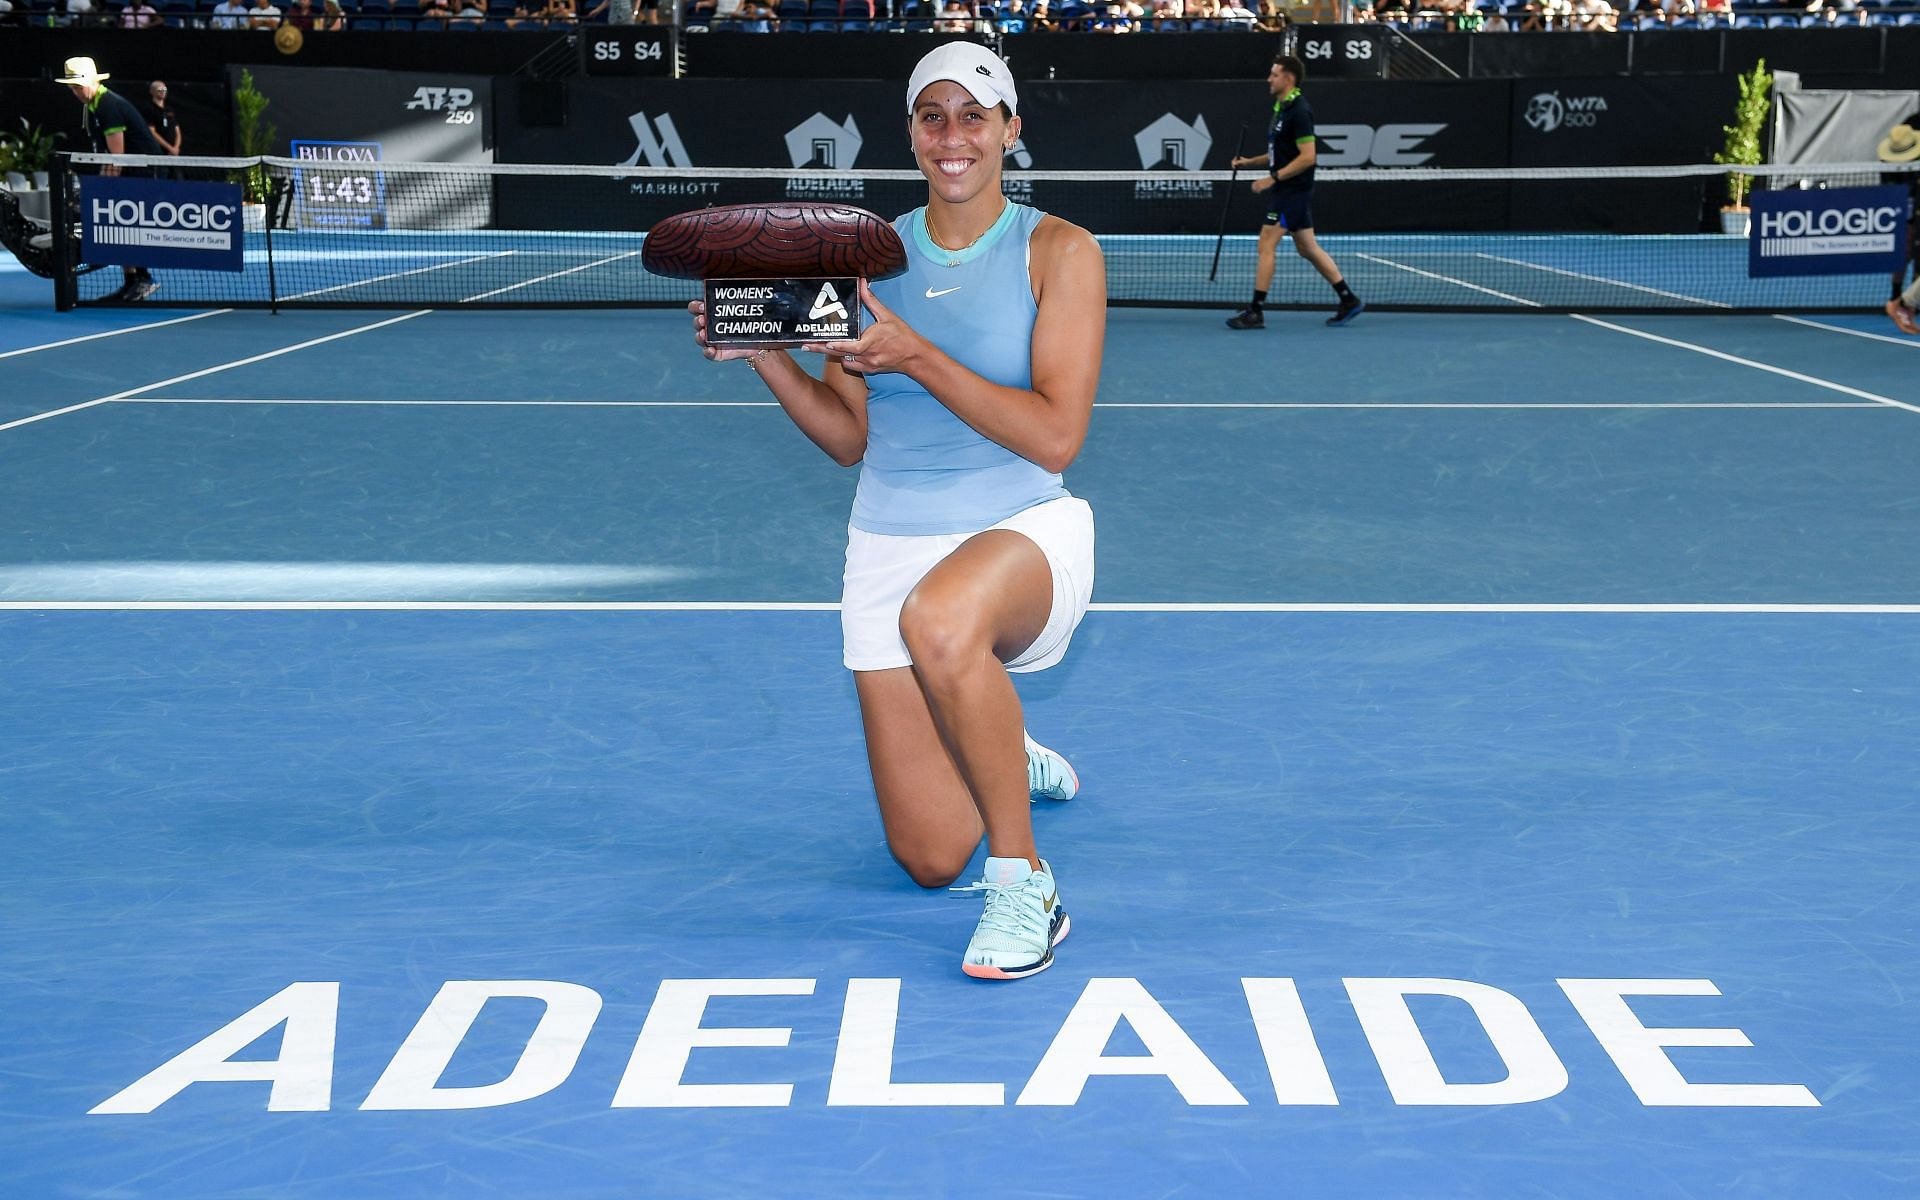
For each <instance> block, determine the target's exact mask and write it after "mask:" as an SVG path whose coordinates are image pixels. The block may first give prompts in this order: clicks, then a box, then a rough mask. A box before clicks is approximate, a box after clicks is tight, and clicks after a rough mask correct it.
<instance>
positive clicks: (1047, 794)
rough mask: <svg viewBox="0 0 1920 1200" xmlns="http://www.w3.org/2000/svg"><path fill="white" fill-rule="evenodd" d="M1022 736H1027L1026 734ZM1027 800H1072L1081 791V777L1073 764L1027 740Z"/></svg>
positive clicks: (1030, 739)
mask: <svg viewBox="0 0 1920 1200" xmlns="http://www.w3.org/2000/svg"><path fill="white" fill-rule="evenodd" d="M1022 736H1023V737H1024V736H1026V735H1025V734H1024V733H1023V734H1022ZM1026 740H1027V798H1028V799H1030V800H1071V799H1073V797H1074V795H1075V794H1076V793H1078V792H1079V790H1080V776H1079V775H1078V774H1076V773H1075V771H1074V769H1073V764H1072V763H1070V762H1068V761H1067V760H1066V759H1064V758H1062V757H1061V756H1060V755H1059V754H1057V753H1055V752H1054V751H1052V750H1049V749H1047V748H1046V747H1045V746H1042V745H1041V744H1040V743H1039V742H1036V741H1034V740H1033V739H1032V738H1031V737H1028V738H1027V739H1026Z"/></svg>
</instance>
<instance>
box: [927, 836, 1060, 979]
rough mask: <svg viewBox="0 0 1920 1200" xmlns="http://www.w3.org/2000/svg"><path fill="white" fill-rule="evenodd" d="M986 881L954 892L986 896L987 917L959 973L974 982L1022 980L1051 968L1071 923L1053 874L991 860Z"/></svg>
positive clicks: (1014, 862)
mask: <svg viewBox="0 0 1920 1200" xmlns="http://www.w3.org/2000/svg"><path fill="white" fill-rule="evenodd" d="M985 873H986V878H985V879H982V880H981V881H980V882H978V883H972V884H968V885H967V886H966V887H957V888H949V889H948V890H949V891H954V892H985V893H986V894H987V906H986V911H984V912H982V913H981V914H980V924H979V925H978V926H977V927H976V928H975V929H974V931H973V940H972V941H970V942H968V943H967V953H966V955H965V957H963V958H962V959H961V960H960V969H961V970H962V971H965V972H966V973H967V974H969V975H971V976H973V977H974V978H975V979H1024V978H1026V977H1027V976H1029V975H1037V974H1039V973H1040V972H1042V971H1044V970H1046V969H1047V968H1048V967H1050V966H1052V965H1053V948H1054V947H1055V946H1057V945H1059V944H1060V943H1061V942H1062V941H1064V940H1065V939H1066V936H1067V931H1068V930H1069V929H1071V928H1072V927H1073V926H1072V923H1071V922H1070V921H1068V920H1067V910H1066V909H1065V908H1064V907H1062V906H1061V904H1060V893H1059V889H1057V888H1056V887H1055V886H1054V883H1053V868H1052V867H1050V866H1048V865H1047V863H1046V862H1045V860H1042V861H1041V863H1040V869H1039V870H1038V871H1036V870H1034V869H1033V867H1032V866H1031V865H1029V864H1028V862H1027V860H1026V859H1024V858H989V859H987V869H986V872H985Z"/></svg>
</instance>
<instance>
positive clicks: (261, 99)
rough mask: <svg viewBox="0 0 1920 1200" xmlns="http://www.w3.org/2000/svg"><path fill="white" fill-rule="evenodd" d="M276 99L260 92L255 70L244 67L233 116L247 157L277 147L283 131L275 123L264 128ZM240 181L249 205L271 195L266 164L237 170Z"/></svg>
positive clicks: (234, 103) (262, 202)
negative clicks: (261, 122) (263, 124)
mask: <svg viewBox="0 0 1920 1200" xmlns="http://www.w3.org/2000/svg"><path fill="white" fill-rule="evenodd" d="M271 103H273V101H271V100H269V99H267V98H266V97H265V96H263V95H261V94H260V89H259V88H256V87H254V86H253V72H252V71H249V70H247V69H245V68H244V67H243V68H241V71H240V86H239V87H237V88H235V89H234V90H233V115H234V124H235V126H236V130H237V132H238V133H239V135H240V139H239V140H240V154H241V156H242V157H245V158H254V157H257V156H259V155H262V154H266V153H268V152H269V151H271V150H272V149H273V146H274V139H275V138H276V137H277V136H278V134H279V130H277V129H275V128H274V127H273V126H272V125H268V126H266V127H265V128H264V129H262V128H261V125H260V118H261V116H262V114H264V113H265V112H266V111H267V106H268V105H269V104H271ZM237 176H238V178H237V179H236V182H238V183H239V184H240V190H241V193H242V197H243V198H244V199H245V200H246V202H247V203H249V204H265V203H266V202H267V196H268V183H267V169H266V168H265V167H264V166H252V167H248V168H246V169H245V170H244V171H240V172H238V173H237Z"/></svg>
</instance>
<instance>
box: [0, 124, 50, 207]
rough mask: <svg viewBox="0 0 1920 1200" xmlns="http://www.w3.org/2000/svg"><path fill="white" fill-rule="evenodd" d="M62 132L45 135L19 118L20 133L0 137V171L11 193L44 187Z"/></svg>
mask: <svg viewBox="0 0 1920 1200" xmlns="http://www.w3.org/2000/svg"><path fill="white" fill-rule="evenodd" d="M65 136H66V135H65V134H63V133H49V132H47V131H46V130H44V129H42V128H40V127H39V126H38V125H33V124H29V123H28V121H27V119H26V118H25V117H21V118H20V132H19V133H16V134H10V135H8V136H5V137H0V147H3V148H0V163H3V164H4V165H0V171H4V172H5V173H6V175H7V182H8V183H9V184H10V185H11V186H12V187H13V188H14V190H15V191H24V190H26V189H28V188H38V189H40V190H41V191H45V190H46V187H47V170H48V168H50V167H51V166H52V165H53V148H54V144H55V143H57V142H58V141H59V140H60V139H61V138H63V137H65Z"/></svg>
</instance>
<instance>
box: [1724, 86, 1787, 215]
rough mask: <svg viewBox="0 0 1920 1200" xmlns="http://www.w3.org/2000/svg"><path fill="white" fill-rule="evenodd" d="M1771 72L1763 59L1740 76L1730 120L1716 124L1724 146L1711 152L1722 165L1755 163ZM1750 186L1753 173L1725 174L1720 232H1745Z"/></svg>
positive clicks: (1764, 122) (1758, 158)
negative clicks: (1725, 182) (1722, 134)
mask: <svg viewBox="0 0 1920 1200" xmlns="http://www.w3.org/2000/svg"><path fill="white" fill-rule="evenodd" d="M1772 95H1773V75H1772V74H1771V73H1770V72H1769V71H1768V70H1767V60H1766V59H1764V58H1763V59H1761V60H1760V61H1759V62H1756V63H1754V64H1753V70H1751V71H1748V72H1746V73H1745V74H1743V75H1741V76H1740V100H1739V102H1738V103H1737V104H1735V105H1734V106H1733V124H1731V125H1722V126H1721V127H1720V128H1721V129H1722V131H1724V132H1725V133H1726V135H1727V144H1726V149H1724V150H1721V151H1720V152H1719V153H1717V154H1715V155H1714V156H1713V161H1714V162H1717V163H1719V164H1721V165H1722V166H1738V167H1757V166H1759V165H1760V164H1761V163H1762V162H1763V161H1765V160H1764V158H1762V156H1761V154H1760V134H1761V133H1762V132H1763V131H1764V130H1765V129H1766V125H1767V113H1768V110H1769V108H1770V107H1771V105H1772ZM1752 188H1753V176H1751V175H1748V174H1745V173H1744V172H1740V171H1730V172H1728V174H1727V204H1726V206H1725V207H1723V208H1722V209H1721V210H1720V232H1722V233H1735V234H1739V235H1740V236H1741V237H1745V236H1746V235H1747V229H1748V226H1749V224H1750V223H1751V221H1752V219H1753V212H1752V210H1751V209H1749V208H1748V207H1747V193H1748V192H1749V191H1751V190H1752Z"/></svg>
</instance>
